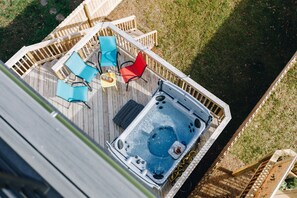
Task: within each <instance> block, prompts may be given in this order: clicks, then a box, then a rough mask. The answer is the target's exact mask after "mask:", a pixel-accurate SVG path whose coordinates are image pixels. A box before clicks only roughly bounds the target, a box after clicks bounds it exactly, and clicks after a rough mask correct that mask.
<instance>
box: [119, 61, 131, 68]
mask: <svg viewBox="0 0 297 198" xmlns="http://www.w3.org/2000/svg"><path fill="white" fill-rule="evenodd" d="M127 63H132V64H133V63H134V62H133V61H130V60H129V61H125V62H123V63H122V64H121V65H120V68H122V66H123V65H125V64H127Z"/></svg>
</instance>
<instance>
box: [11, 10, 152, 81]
mask: <svg viewBox="0 0 297 198" xmlns="http://www.w3.org/2000/svg"><path fill="white" fill-rule="evenodd" d="M111 23H112V24H114V25H115V26H117V27H119V28H120V29H122V30H124V31H132V30H135V29H136V28H137V26H136V19H135V16H129V17H126V18H122V19H120V20H116V21H112V22H111ZM90 30H91V29H86V30H82V31H80V32H76V33H72V34H69V35H67V36H62V37H59V38H55V39H52V40H48V41H43V42H41V43H37V44H34V45H30V46H27V47H23V48H21V49H20V50H19V51H18V52H17V53H16V54H15V55H14V56H12V57H11V58H10V59H9V60H8V61H7V62H6V65H7V66H9V68H11V69H12V70H13V71H14V72H16V73H17V74H18V75H19V76H21V77H24V76H25V75H26V74H27V73H28V72H30V70H31V68H32V67H33V66H36V65H41V64H43V63H45V62H49V61H52V60H55V59H59V58H60V57H62V56H63V55H64V54H66V53H67V52H68V51H69V50H70V49H71V48H72V47H73V46H74V45H75V44H76V43H77V42H78V41H79V40H80V39H81V38H82V37H83V36H84V35H86V33H87V32H89V31H90ZM156 35H157V32H156V31H152V32H150V33H147V34H145V35H142V36H140V37H139V38H136V39H138V40H139V41H140V42H141V43H142V44H143V45H146V46H149V47H152V44H153V46H154V45H156V43H157V36H156ZM152 39H154V40H152ZM94 42H95V40H94ZM92 44H94V43H92ZM94 46H98V45H97V44H95V45H94ZM90 49H91V46H89V48H86V49H84V50H90ZM61 72H62V71H61ZM65 72H67V71H66V70H65V71H64V73H65ZM63 75H64V76H65V75H66V74H63Z"/></svg>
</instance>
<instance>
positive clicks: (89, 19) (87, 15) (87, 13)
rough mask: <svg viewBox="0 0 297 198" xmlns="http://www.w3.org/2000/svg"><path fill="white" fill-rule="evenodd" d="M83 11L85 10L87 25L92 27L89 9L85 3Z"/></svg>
mask: <svg viewBox="0 0 297 198" xmlns="http://www.w3.org/2000/svg"><path fill="white" fill-rule="evenodd" d="M84 11H85V15H86V17H87V19H88V24H89V26H90V27H93V25H92V19H91V15H90V11H89V8H88V6H87V4H84Z"/></svg>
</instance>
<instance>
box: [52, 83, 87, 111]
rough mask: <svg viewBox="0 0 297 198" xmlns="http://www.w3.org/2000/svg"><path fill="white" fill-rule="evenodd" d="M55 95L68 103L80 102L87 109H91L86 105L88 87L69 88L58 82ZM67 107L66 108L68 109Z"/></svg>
mask: <svg viewBox="0 0 297 198" xmlns="http://www.w3.org/2000/svg"><path fill="white" fill-rule="evenodd" d="M56 95H57V96H58V97H60V98H62V99H64V100H66V101H68V102H69V106H70V103H71V102H82V103H84V104H85V105H86V106H87V107H88V108H89V109H91V107H90V106H89V105H88V104H87V99H88V87H86V86H75V87H73V86H71V85H69V84H67V83H65V82H64V81H62V80H58V85H57V92H56ZM69 106H68V107H67V108H69Z"/></svg>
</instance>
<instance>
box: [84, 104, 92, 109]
mask: <svg viewBox="0 0 297 198" xmlns="http://www.w3.org/2000/svg"><path fill="white" fill-rule="evenodd" d="M83 103H84V104H85V105H86V106H87V107H88V108H89V109H91V107H90V106H89V105H88V104H87V103H86V102H83Z"/></svg>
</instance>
